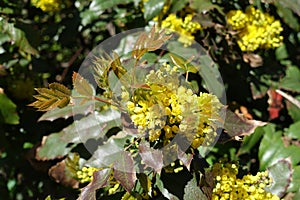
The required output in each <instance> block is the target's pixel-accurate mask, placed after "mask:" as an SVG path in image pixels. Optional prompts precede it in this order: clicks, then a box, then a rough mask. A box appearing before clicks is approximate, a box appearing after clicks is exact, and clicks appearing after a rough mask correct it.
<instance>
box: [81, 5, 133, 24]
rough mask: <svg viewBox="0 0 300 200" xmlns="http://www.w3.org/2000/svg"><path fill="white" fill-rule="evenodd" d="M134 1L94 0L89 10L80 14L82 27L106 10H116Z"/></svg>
mask: <svg viewBox="0 0 300 200" xmlns="http://www.w3.org/2000/svg"><path fill="white" fill-rule="evenodd" d="M131 2H134V0H93V1H92V2H91V4H90V6H89V8H88V9H87V10H85V11H83V12H81V13H80V17H81V19H82V22H81V23H82V25H83V26H86V25H88V24H90V23H91V22H93V21H94V20H96V19H99V16H101V15H102V14H103V12H104V11H105V10H106V9H109V8H115V7H116V6H117V5H119V4H128V3H131Z"/></svg>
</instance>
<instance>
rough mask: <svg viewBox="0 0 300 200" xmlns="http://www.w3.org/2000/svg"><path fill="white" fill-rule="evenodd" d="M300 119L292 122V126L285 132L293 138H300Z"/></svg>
mask: <svg viewBox="0 0 300 200" xmlns="http://www.w3.org/2000/svg"><path fill="white" fill-rule="evenodd" d="M299 130H300V121H298V122H296V123H294V124H291V125H290V127H289V128H288V129H287V130H286V131H285V132H284V135H286V136H288V137H289V138H291V139H300V134H299Z"/></svg>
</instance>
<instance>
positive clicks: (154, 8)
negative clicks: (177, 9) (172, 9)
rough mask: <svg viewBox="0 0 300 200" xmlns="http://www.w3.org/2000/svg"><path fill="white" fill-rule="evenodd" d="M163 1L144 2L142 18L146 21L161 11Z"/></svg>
mask: <svg viewBox="0 0 300 200" xmlns="http://www.w3.org/2000/svg"><path fill="white" fill-rule="evenodd" d="M164 4H165V1H164V0H163V1H162V0H151V1H145V2H144V18H145V19H146V20H147V21H148V20H150V19H152V18H154V17H156V16H157V15H159V13H160V12H161V10H162V8H163V7H164Z"/></svg>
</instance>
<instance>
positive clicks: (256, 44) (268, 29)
mask: <svg viewBox="0 0 300 200" xmlns="http://www.w3.org/2000/svg"><path fill="white" fill-rule="evenodd" d="M227 20H228V22H229V23H230V24H231V26H232V29H233V30H236V31H238V32H239V33H238V36H239V39H238V41H237V42H238V45H239V46H240V48H241V50H242V51H255V50H256V49H258V48H262V49H269V48H276V47H278V46H280V45H281V43H282V40H283V36H281V35H280V33H281V32H282V30H283V28H282V27H281V24H280V21H279V20H275V19H274V17H273V16H270V15H269V14H268V13H263V12H261V11H260V10H259V9H255V8H254V7H252V6H250V7H248V8H247V9H246V12H245V13H244V12H242V11H241V10H232V11H230V12H229V13H227Z"/></svg>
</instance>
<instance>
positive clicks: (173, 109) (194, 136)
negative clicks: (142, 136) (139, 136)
mask: <svg viewBox="0 0 300 200" xmlns="http://www.w3.org/2000/svg"><path fill="white" fill-rule="evenodd" d="M178 76H179V74H178V69H177V67H176V66H174V67H171V66H170V65H168V64H164V65H163V66H162V67H161V68H160V69H159V70H157V71H156V72H154V71H153V70H152V71H150V73H149V74H148V75H147V77H146V84H147V87H145V88H139V89H137V90H135V94H134V96H133V97H132V98H130V99H126V100H125V101H127V109H128V111H129V114H130V116H131V119H132V121H133V122H134V124H135V125H136V126H137V127H138V129H139V130H140V131H141V132H148V135H149V141H151V142H153V141H157V140H159V139H162V140H163V143H164V144H167V143H168V142H169V141H170V140H171V139H172V138H174V137H175V135H176V134H184V135H183V136H184V137H185V138H187V139H188V140H189V141H190V142H191V146H192V147H193V148H198V147H199V146H200V145H202V144H205V145H209V144H211V143H212V142H213V141H214V139H215V136H216V132H215V129H216V127H215V121H216V120H219V112H220V109H221V107H222V104H221V103H220V102H219V100H218V98H217V97H216V96H214V95H212V94H208V93H201V94H200V95H199V96H197V95H196V94H193V92H192V90H190V89H187V88H185V87H183V86H180V85H179V79H178ZM123 93H124V91H123ZM125 93H126V92H125ZM125 96H126V97H128V94H123V97H125Z"/></svg>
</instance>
